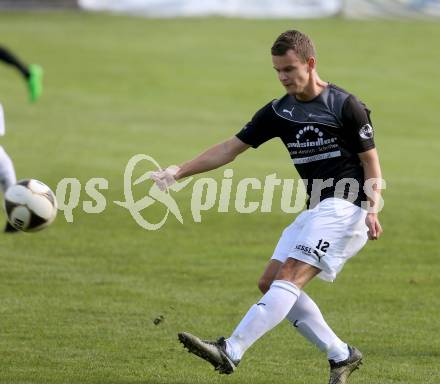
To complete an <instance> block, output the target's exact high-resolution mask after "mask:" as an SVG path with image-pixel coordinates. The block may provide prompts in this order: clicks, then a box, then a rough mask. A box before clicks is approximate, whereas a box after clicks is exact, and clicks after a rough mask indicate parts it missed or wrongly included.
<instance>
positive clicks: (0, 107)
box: [0, 104, 5, 136]
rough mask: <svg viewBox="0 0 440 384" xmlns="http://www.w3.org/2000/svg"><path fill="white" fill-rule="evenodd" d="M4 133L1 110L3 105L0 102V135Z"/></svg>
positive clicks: (3, 117)
mask: <svg viewBox="0 0 440 384" xmlns="http://www.w3.org/2000/svg"><path fill="white" fill-rule="evenodd" d="M4 134H5V114H4V112H3V106H2V105H1V104H0V136H3V135H4Z"/></svg>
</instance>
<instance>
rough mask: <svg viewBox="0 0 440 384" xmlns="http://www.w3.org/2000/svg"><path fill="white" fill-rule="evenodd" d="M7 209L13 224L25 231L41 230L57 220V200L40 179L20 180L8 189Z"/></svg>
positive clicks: (6, 195)
mask: <svg viewBox="0 0 440 384" xmlns="http://www.w3.org/2000/svg"><path fill="white" fill-rule="evenodd" d="M5 211H6V215H7V217H8V221H9V222H10V223H11V225H12V226H13V227H14V228H16V229H19V230H21V231H25V232H34V231H39V230H41V229H43V228H45V227H47V226H48V225H49V224H50V223H52V222H53V221H54V220H55V217H56V215H57V200H56V198H55V195H54V193H53V192H52V191H51V189H50V188H49V187H48V186H47V185H46V184H44V183H42V182H41V181H38V180H34V179H29V180H20V181H19V182H18V183H17V184H15V185H12V186H11V187H9V188H8V189H7V190H6V194H5Z"/></svg>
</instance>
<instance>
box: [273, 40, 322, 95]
mask: <svg viewBox="0 0 440 384" xmlns="http://www.w3.org/2000/svg"><path fill="white" fill-rule="evenodd" d="M310 61H313V63H314V59H313V58H311V59H309V62H307V63H304V62H303V61H302V60H300V58H299V57H298V55H297V54H296V53H295V52H294V51H293V50H292V49H289V50H288V51H287V52H286V54H285V55H283V56H272V63H273V67H274V69H275V71H277V73H278V79H279V80H280V82H281V84H282V85H283V86H284V88H286V92H287V93H288V94H289V95H292V96H294V95H300V94H303V93H304V92H305V90H306V87H307V85H308V84H309V83H310V74H311V72H312V68H313V63H311V62H310ZM311 64H312V65H311Z"/></svg>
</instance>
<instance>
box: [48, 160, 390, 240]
mask: <svg viewBox="0 0 440 384" xmlns="http://www.w3.org/2000/svg"><path fill="white" fill-rule="evenodd" d="M139 169H140V170H142V171H144V172H143V173H142V172H140V173H141V176H139V177H135V178H134V177H133V175H134V174H139ZM161 169H162V168H161V167H160V165H159V163H158V162H157V161H156V160H155V159H154V158H153V157H151V156H149V155H145V154H137V155H134V156H133V157H132V158H130V159H129V161H128V162H127V164H126V166H125V169H124V172H123V186H124V192H123V199H122V200H121V201H119V200H117V201H113V204H115V205H117V206H119V207H121V208H124V209H126V210H127V211H128V212H129V214H130V215H131V217H132V218H133V219H134V221H135V222H136V223H137V224H138V225H139V226H141V227H142V228H144V229H146V230H150V231H154V230H158V229H160V228H162V227H163V226H164V225H165V223H166V221H167V220H168V219H169V217H170V216H174V218H175V219H176V220H177V221H178V222H180V223H181V224H183V223H184V222H185V218H184V217H183V214H182V211H181V209H180V207H179V204H180V205H182V204H187V203H188V202H187V201H186V202H185V201H182V199H179V198H178V194H179V192H181V191H182V190H184V189H187V190H189V189H190V188H191V184H192V189H191V198H190V201H189V204H190V211H191V218H192V220H193V221H194V222H196V223H200V222H201V221H202V215H203V214H204V213H205V212H207V211H210V210H214V209H216V210H217V212H218V213H219V214H221V213H228V212H234V211H235V212H237V213H242V214H250V213H254V212H257V211H259V212H261V213H269V212H273V211H275V210H277V209H280V210H281V211H282V212H284V213H288V214H292V213H298V212H300V211H302V210H303V208H304V205H305V202H306V200H307V193H306V188H307V180H301V179H298V180H295V179H279V178H278V177H277V175H276V173H273V174H270V175H267V176H266V177H265V178H264V180H262V179H258V178H255V177H247V178H242V179H240V180H235V179H234V171H233V170H232V169H230V168H228V169H225V170H224V172H223V178H222V179H221V180H220V181H217V180H216V179H214V178H210V177H201V178H198V179H195V178H194V177H188V178H186V179H184V180H181V181H176V182H175V183H174V184H172V185H171V186H169V187H167V188H166V189H165V190H164V191H161V190H160V189H159V187H158V186H157V185H156V184H155V183H154V182H153V181H152V180H151V178H150V176H151V174H152V173H153V172H155V171H158V170H161ZM193 181H194V182H193ZM139 186H141V187H142V190H143V191H145V194H144V195H143V196H142V197H140V198H139V199H135V193H134V191H133V188H134V187H135V188H139ZM330 186H334V187H335V190H343V191H347V190H348V193H347V198H346V200H348V201H351V200H350V199H353V200H352V201H354V200H355V199H356V197H357V196H358V195H357V194H358V192H359V189H360V186H359V183H358V181H357V180H356V179H350V178H346V179H342V180H339V181H337V182H334V181H333V179H326V180H321V179H316V180H313V184H312V186H311V191H312V193H311V198H310V200H311V201H313V200H316V201H319V196H320V193H321V191H322V190H323V189H324V188H328V187H330ZM377 186H380V188H381V189H385V187H386V184H385V180H382V179H370V180H367V181H366V182H365V184H364V191H365V193H366V195H367V196H369V197H373V196H375V188H376V187H377ZM108 189H109V182H108V180H107V179H105V178H102V177H94V178H91V179H90V180H88V181H87V183H86V184H85V187H84V190H85V192H86V194H87V196H88V197H89V198H90V199H91V200H85V201H83V202H82V209H83V211H84V212H86V213H89V214H99V213H102V212H104V210H105V209H106V208H107V199H106V197H105V196H104V194H103V191H106V190H108ZM81 191H82V185H81V183H80V181H79V180H78V179H77V178H64V179H62V180H61V181H60V182H59V183H58V185H57V188H56V197H57V201H58V209H59V210H61V211H62V212H63V214H64V217H65V219H66V221H67V222H68V223H73V222H74V214H73V211H74V210H75V209H76V208H78V206H79V204H80V195H81ZM249 195H252V196H253V197H252V198H250V197H249ZM185 196H187V194H186V195H185ZM256 196H257V197H256ZM276 196H278V197H279V200H278V201H275V200H277V199H275V197H276ZM364 203H365V204H364V206H363V208H364V209H366V210H371V207H370V206H369V203H368V201H365V202H364ZM383 204H384V202H383V200H382V199H381V200H380V204H379V207H376V210H377V211H379V210H381V209H382V208H383ZM154 205H161V206H162V207H164V208H165V209H164V214H163V215H162V216H161V217H160V218H159V219H157V217H156V216H155V215H153V216H154V217H156V219H155V220H153V219H152V218H151V216H152V215H151V210H150V207H152V206H154Z"/></svg>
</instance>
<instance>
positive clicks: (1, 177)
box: [0, 145, 17, 193]
mask: <svg viewBox="0 0 440 384" xmlns="http://www.w3.org/2000/svg"><path fill="white" fill-rule="evenodd" d="M16 182H17V179H16V177H15V170H14V165H13V164H12V160H11V158H10V157H9V156H8V154H7V153H6V152H5V150H4V149H3V147H2V146H1V145H0V189H1V191H2V192H3V193H5V192H6V190H7V189H8V188H9V187H10V186H11V185H13V184H15V183H16Z"/></svg>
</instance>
